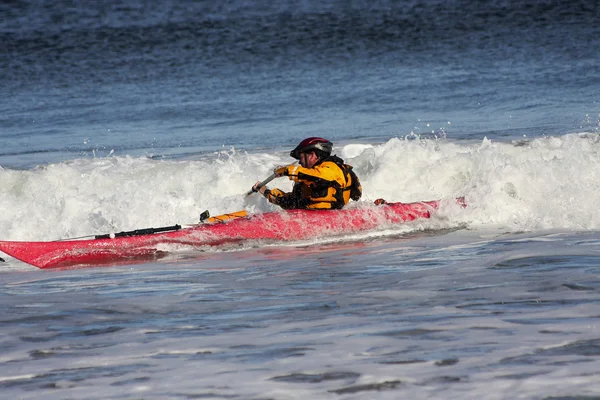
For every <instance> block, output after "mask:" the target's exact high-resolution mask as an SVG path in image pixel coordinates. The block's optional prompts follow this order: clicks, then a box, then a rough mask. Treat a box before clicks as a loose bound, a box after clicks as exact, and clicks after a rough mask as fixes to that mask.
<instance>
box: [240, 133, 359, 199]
mask: <svg viewBox="0 0 600 400" xmlns="http://www.w3.org/2000/svg"><path fill="white" fill-rule="evenodd" d="M332 148H333V144H332V143H331V142H330V141H328V140H326V139H323V138H320V137H309V138H307V139H304V140H303V141H301V142H300V144H299V145H298V146H296V148H295V149H294V150H292V151H291V152H290V156H291V157H293V158H295V159H296V160H299V161H300V166H298V165H294V164H293V165H288V166H286V167H278V168H276V169H275V171H274V172H275V175H277V176H289V178H290V180H293V181H294V182H295V183H294V188H293V189H292V191H291V192H290V193H286V192H283V191H282V190H280V189H269V188H267V187H266V186H261V182H257V183H256V184H255V185H254V186H253V187H252V190H254V191H257V192H260V193H261V194H262V195H263V196H265V197H266V198H267V200H268V201H269V202H271V203H273V204H276V205H278V206H280V207H281V208H283V209H285V210H293V209H320V210H322V209H340V208H342V207H344V206H345V205H346V204H348V202H349V201H350V199H352V200H355V201H356V200H358V199H360V197H361V195H362V188H361V186H360V180H359V179H358V177H357V176H356V174H355V173H354V171H352V166H350V165H348V164H345V163H344V160H342V159H341V158H339V157H338V156H336V155H331V151H332Z"/></svg>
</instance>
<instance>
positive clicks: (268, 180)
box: [246, 174, 277, 196]
mask: <svg viewBox="0 0 600 400" xmlns="http://www.w3.org/2000/svg"><path fill="white" fill-rule="evenodd" d="M275 178H277V174H273V175H271V176H269V177H268V178H267V179H265V180H264V181H262V182H261V183H260V185H259V186H258V188H259V189H260V188H261V187H263V186H265V185H266V184H267V183H269V182H271V181H272V180H273V179H275ZM252 193H256V190H254V188H252V190H250V191H249V192H248V193H246V196H250V195H251V194H252Z"/></svg>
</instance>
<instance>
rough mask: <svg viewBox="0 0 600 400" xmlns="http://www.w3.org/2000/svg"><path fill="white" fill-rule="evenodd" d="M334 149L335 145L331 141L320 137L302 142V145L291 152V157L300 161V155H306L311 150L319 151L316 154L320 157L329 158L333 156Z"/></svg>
mask: <svg viewBox="0 0 600 400" xmlns="http://www.w3.org/2000/svg"><path fill="white" fill-rule="evenodd" d="M332 149H333V143H331V142H330V141H329V140H327V139H323V138H320V137H309V138H306V139H304V140H303V141H301V142H300V144H299V145H298V146H296V148H295V149H294V150H292V151H291V152H290V156H292V157H293V158H295V159H296V160H299V159H300V153H306V152H307V151H310V150H317V151H316V153H317V155H318V156H324V157H327V156H329V155H330V154H331V150H332ZM319 153H321V154H319Z"/></svg>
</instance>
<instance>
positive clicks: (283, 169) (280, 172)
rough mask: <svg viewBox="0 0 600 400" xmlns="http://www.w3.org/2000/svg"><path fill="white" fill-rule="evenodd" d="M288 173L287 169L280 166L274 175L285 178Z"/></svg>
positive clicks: (274, 171)
mask: <svg viewBox="0 0 600 400" xmlns="http://www.w3.org/2000/svg"><path fill="white" fill-rule="evenodd" d="M286 172H287V167H282V166H281V165H280V166H278V167H276V168H275V169H274V170H273V173H274V174H275V175H277V176H283V175H285V174H286Z"/></svg>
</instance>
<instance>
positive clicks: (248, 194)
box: [246, 162, 296, 196]
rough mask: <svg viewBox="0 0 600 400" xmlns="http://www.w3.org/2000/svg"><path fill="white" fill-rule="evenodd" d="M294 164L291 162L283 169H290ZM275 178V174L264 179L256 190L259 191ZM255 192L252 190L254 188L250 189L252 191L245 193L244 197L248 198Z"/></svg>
mask: <svg viewBox="0 0 600 400" xmlns="http://www.w3.org/2000/svg"><path fill="white" fill-rule="evenodd" d="M294 164H296V162H293V163H291V164H289V165H286V166H285V168H287V167H291V166H292V165H294ZM275 178H277V174H275V173H274V174H273V175H271V176H269V177H268V178H267V179H265V180H264V181H262V182H261V183H260V184H259V185H258V188H259V189H260V188H261V187H263V186H265V185H266V184H267V183H269V182H271V181H272V180H273V179H275ZM256 192H257V190H255V189H254V187H252V190H250V191H249V192H248V193H246V196H250V195H251V194H252V193H256Z"/></svg>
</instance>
